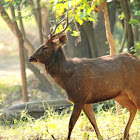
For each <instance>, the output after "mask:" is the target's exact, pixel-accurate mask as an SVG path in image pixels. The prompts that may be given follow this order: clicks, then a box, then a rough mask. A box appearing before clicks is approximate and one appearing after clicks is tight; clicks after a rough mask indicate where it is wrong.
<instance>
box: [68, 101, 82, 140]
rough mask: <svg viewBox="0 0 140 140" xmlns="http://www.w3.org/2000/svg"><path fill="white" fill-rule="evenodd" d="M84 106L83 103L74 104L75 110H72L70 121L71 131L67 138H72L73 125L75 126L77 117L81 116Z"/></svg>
mask: <svg viewBox="0 0 140 140" xmlns="http://www.w3.org/2000/svg"><path fill="white" fill-rule="evenodd" d="M82 108H83V104H81V103H75V104H74V108H73V112H72V115H71V118H70V122H69V133H68V138H67V140H70V137H71V132H72V130H73V127H74V125H75V123H76V121H77V119H78V118H79V115H80V113H81V110H82Z"/></svg>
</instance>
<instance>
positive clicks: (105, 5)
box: [101, 0, 121, 115]
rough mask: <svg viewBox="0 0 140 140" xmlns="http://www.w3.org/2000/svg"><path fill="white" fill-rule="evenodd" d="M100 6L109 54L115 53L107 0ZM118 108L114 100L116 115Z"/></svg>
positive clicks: (118, 112)
mask: <svg viewBox="0 0 140 140" xmlns="http://www.w3.org/2000/svg"><path fill="white" fill-rule="evenodd" d="M101 8H102V11H103V13H104V19H105V28H106V36H107V39H108V42H109V47H110V55H115V54H116V48H115V41H114V39H113V36H112V34H111V29H110V23H109V16H108V9H107V0H104V2H102V3H101ZM120 109H121V105H120V104H119V103H117V102H116V110H117V114H118V115H119V114H120Z"/></svg>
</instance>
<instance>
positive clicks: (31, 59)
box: [29, 56, 37, 62]
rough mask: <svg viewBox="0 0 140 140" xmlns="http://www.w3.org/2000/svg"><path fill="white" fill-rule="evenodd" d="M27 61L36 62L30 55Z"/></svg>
mask: <svg viewBox="0 0 140 140" xmlns="http://www.w3.org/2000/svg"><path fill="white" fill-rule="evenodd" d="M29 61H30V62H33V61H35V62H37V60H36V59H35V58H33V57H32V56H31V57H30V58H29Z"/></svg>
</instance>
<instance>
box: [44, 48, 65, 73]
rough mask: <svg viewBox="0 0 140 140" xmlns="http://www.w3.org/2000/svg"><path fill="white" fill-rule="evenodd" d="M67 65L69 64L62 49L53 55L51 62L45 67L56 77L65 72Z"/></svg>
mask: <svg viewBox="0 0 140 140" xmlns="http://www.w3.org/2000/svg"><path fill="white" fill-rule="evenodd" d="M65 63H67V60H66V57H65V54H64V52H63V50H62V48H61V47H60V48H59V49H58V50H57V51H56V52H54V53H53V54H52V58H51V62H50V63H49V64H47V65H45V67H46V70H47V72H48V73H49V74H50V75H51V76H54V75H56V74H61V73H63V72H64V71H65Z"/></svg>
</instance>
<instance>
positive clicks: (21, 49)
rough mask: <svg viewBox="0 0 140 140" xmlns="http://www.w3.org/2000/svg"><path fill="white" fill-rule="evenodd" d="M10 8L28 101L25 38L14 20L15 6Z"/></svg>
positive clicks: (23, 88) (23, 85) (23, 93)
mask: <svg viewBox="0 0 140 140" xmlns="http://www.w3.org/2000/svg"><path fill="white" fill-rule="evenodd" d="M10 8H11V14H12V18H13V28H14V31H15V34H16V36H17V40H18V46H19V57H20V68H21V69H20V70H21V79H22V95H23V101H24V102H28V92H27V81H26V68H25V60H24V40H23V39H22V34H21V32H20V30H19V28H18V25H17V22H16V21H15V20H14V19H15V11H14V7H13V6H11V7H10Z"/></svg>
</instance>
